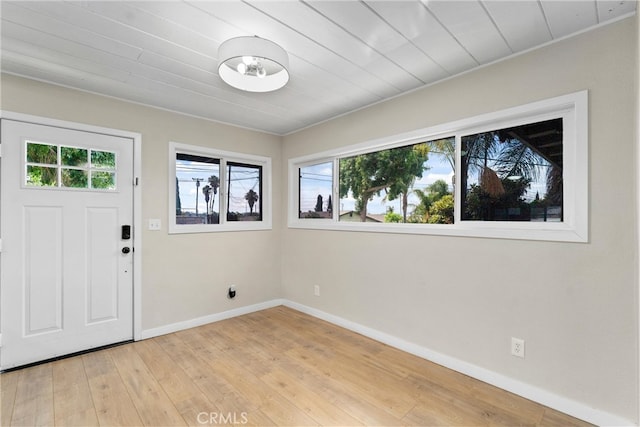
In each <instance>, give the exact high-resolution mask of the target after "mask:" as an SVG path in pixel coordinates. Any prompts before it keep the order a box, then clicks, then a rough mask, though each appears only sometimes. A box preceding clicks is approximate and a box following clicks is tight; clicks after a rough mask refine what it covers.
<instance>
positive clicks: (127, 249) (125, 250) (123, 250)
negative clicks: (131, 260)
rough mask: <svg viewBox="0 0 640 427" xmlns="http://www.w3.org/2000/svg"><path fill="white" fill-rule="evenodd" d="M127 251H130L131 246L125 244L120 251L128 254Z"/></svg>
mask: <svg viewBox="0 0 640 427" xmlns="http://www.w3.org/2000/svg"><path fill="white" fill-rule="evenodd" d="M129 252H131V248H130V247H128V246H125V247H124V248H122V253H123V254H128V253H129Z"/></svg>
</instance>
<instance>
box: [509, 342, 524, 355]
mask: <svg viewBox="0 0 640 427" xmlns="http://www.w3.org/2000/svg"><path fill="white" fill-rule="evenodd" d="M511 355H512V356H516V357H522V358H523V359H524V340H523V339H520V338H514V337H511Z"/></svg>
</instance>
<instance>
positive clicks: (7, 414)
mask: <svg viewBox="0 0 640 427" xmlns="http://www.w3.org/2000/svg"><path fill="white" fill-rule="evenodd" d="M19 376H20V371H13V372H7V373H4V374H2V375H0V404H1V406H0V425H3V426H8V425H11V417H12V416H13V405H14V403H15V401H16V390H17V388H18V377H19Z"/></svg>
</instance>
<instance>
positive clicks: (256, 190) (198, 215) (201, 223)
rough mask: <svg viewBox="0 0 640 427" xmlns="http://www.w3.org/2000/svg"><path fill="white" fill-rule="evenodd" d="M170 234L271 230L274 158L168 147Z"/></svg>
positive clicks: (198, 148) (171, 144) (195, 147)
mask: <svg viewBox="0 0 640 427" xmlns="http://www.w3.org/2000/svg"><path fill="white" fill-rule="evenodd" d="M169 162H170V164H169V170H170V174H169V175H170V178H169V188H170V198H169V200H170V202H169V205H170V207H169V216H170V222H169V224H170V225H169V232H170V233H198V232H212V231H231V230H260V229H269V228H271V159H269V158H266V157H260V156H252V155H246V154H239V153H233V152H226V151H218V150H212V149H208V148H205V147H197V146H192V145H186V144H179V143H173V142H172V143H170V145H169Z"/></svg>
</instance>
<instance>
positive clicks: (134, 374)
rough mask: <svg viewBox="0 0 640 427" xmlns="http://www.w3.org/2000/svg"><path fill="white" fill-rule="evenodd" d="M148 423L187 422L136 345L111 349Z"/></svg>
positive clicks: (149, 424) (172, 423)
mask: <svg viewBox="0 0 640 427" xmlns="http://www.w3.org/2000/svg"><path fill="white" fill-rule="evenodd" d="M108 352H109V355H110V356H111V358H112V359H113V363H114V364H115V366H116V368H117V369H118V372H119V373H120V377H121V378H122V381H123V382H124V384H125V386H126V388H127V391H128V392H129V396H131V400H132V402H133V404H134V405H135V407H136V409H137V411H138V414H139V415H140V418H141V419H142V422H143V424H144V425H147V426H161V425H170V426H180V425H186V423H185V420H184V419H183V418H182V416H181V415H180V413H179V412H178V410H177V409H176V407H175V406H174V405H173V403H172V402H171V400H170V399H169V398H168V397H167V395H166V393H165V392H164V390H163V389H162V387H161V386H160V384H158V381H156V379H155V378H154V377H153V375H152V374H151V372H150V371H149V369H148V368H147V365H145V363H144V362H143V361H142V359H141V358H140V356H139V355H138V353H137V352H136V350H135V344H134V345H126V346H120V347H115V348H112V349H109V350H108Z"/></svg>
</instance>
